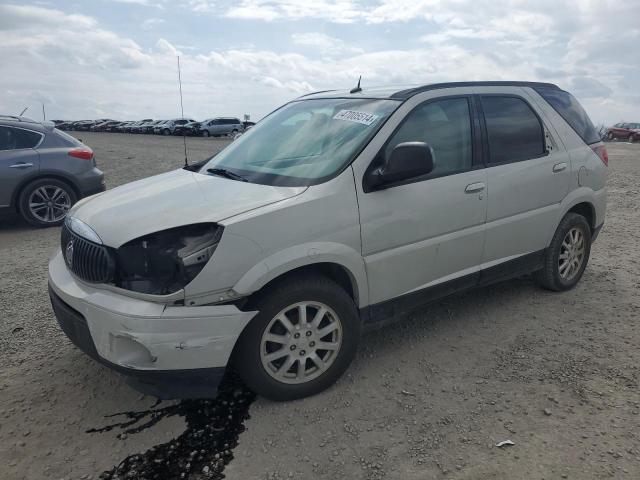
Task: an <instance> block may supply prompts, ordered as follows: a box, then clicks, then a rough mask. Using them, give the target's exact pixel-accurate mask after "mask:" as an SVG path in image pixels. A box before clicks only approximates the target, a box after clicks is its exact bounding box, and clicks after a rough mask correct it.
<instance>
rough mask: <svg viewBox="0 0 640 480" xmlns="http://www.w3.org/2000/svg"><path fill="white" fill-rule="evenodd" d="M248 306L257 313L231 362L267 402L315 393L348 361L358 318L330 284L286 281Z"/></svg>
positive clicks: (301, 278) (314, 279) (305, 278)
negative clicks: (267, 399)
mask: <svg viewBox="0 0 640 480" xmlns="http://www.w3.org/2000/svg"><path fill="white" fill-rule="evenodd" d="M249 308H250V309H251V310H258V312H259V313H258V314H257V315H256V316H255V317H254V318H253V320H251V322H250V323H249V325H247V327H246V328H245V330H244V332H243V333H242V335H241V336H240V339H239V340H238V344H237V347H236V350H235V352H234V356H233V362H234V366H235V368H236V369H237V371H238V373H239V374H240V376H241V377H242V379H243V380H244V381H245V383H246V384H247V385H248V386H249V388H251V389H252V390H254V391H255V392H256V393H258V394H260V395H262V396H264V397H266V398H269V399H272V400H293V399H296V398H303V397H307V396H309V395H314V394H316V393H318V392H321V391H322V390H324V389H326V388H328V387H329V386H330V385H332V384H333V383H334V382H335V381H336V380H337V379H338V378H339V377H340V376H341V375H342V374H343V373H344V371H345V370H346V369H347V367H348V366H349V364H350V363H351V361H352V360H353V357H354V355H355V352H356V348H357V345H358V340H359V337H360V318H359V316H358V312H357V309H356V305H355V304H354V302H353V300H352V299H351V297H350V296H349V295H348V294H347V292H345V291H344V290H343V289H342V288H341V287H340V286H339V285H338V284H336V283H335V282H333V281H332V280H330V279H328V278H326V277H324V276H320V275H317V276H309V275H297V276H295V277H289V278H288V279H285V280H283V281H280V282H278V283H277V284H275V285H273V286H271V287H269V288H267V289H266V290H265V291H263V292H260V293H259V294H258V297H257V298H256V299H255V300H252V301H251V303H250V307H249Z"/></svg>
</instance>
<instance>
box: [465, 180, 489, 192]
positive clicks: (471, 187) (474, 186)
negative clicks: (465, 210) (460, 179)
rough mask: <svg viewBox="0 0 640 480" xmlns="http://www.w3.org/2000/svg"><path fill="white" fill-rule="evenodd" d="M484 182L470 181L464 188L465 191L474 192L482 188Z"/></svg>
mask: <svg viewBox="0 0 640 480" xmlns="http://www.w3.org/2000/svg"><path fill="white" fill-rule="evenodd" d="M484 187H485V184H484V183H482V182H478V183H470V184H469V185H467V188H465V189H464V191H465V193H476V192H481V191H482V190H484Z"/></svg>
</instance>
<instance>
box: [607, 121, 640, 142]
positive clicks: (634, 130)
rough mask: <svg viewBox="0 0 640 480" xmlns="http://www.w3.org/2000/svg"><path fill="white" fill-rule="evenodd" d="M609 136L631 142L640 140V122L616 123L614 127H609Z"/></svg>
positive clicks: (611, 138)
mask: <svg viewBox="0 0 640 480" xmlns="http://www.w3.org/2000/svg"><path fill="white" fill-rule="evenodd" d="M607 138H608V139H609V140H614V139H617V138H621V139H624V140H627V141H629V142H635V141H637V140H640V123H634V122H632V123H624V122H621V123H616V124H615V125H614V126H613V127H609V129H608V131H607Z"/></svg>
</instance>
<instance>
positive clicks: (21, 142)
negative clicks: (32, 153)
mask: <svg viewBox="0 0 640 480" xmlns="http://www.w3.org/2000/svg"><path fill="white" fill-rule="evenodd" d="M41 138H42V134H40V133H38V132H33V131H31V130H23V129H22V128H11V127H0V150H18V149H21V148H33V147H35V146H36V145H38V143H40V139H41Z"/></svg>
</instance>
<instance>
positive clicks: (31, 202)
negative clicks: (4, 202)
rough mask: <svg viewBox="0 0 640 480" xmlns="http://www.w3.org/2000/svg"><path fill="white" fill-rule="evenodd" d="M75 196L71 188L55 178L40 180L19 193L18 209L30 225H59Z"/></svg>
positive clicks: (75, 199) (74, 201)
mask: <svg viewBox="0 0 640 480" xmlns="http://www.w3.org/2000/svg"><path fill="white" fill-rule="evenodd" d="M76 201H77V196H76V194H75V192H74V191H73V188H71V186H70V185H69V184H67V183H65V182H63V181H60V180H57V179H55V178H42V179H39V180H35V181H33V182H31V183H30V184H28V185H27V186H26V187H25V188H24V189H23V190H22V192H21V193H20V197H19V199H18V208H19V210H20V214H21V215H22V217H23V218H24V219H25V220H26V221H27V222H29V223H30V224H31V225H35V226H38V227H52V226H56V225H61V224H62V222H64V218H65V217H66V215H67V212H68V211H69V209H70V208H71V206H72V205H73V204H74V203H76Z"/></svg>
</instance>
